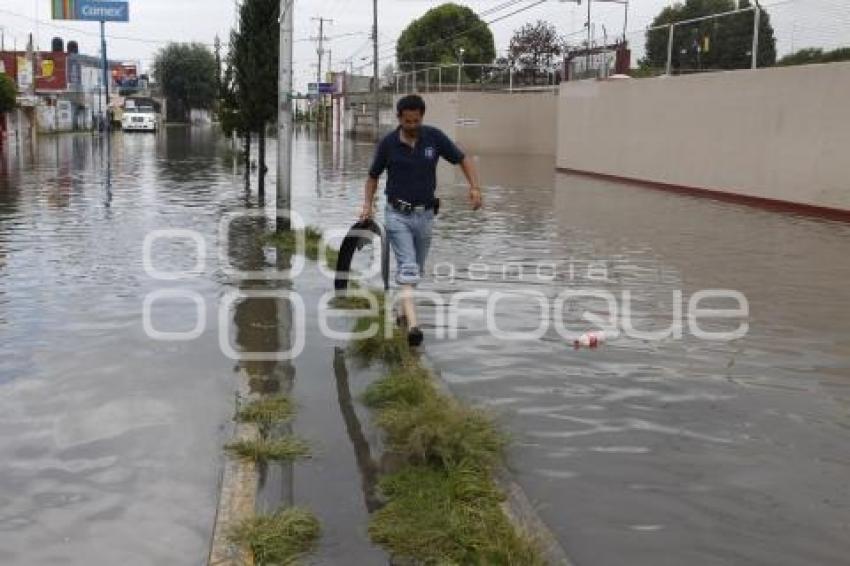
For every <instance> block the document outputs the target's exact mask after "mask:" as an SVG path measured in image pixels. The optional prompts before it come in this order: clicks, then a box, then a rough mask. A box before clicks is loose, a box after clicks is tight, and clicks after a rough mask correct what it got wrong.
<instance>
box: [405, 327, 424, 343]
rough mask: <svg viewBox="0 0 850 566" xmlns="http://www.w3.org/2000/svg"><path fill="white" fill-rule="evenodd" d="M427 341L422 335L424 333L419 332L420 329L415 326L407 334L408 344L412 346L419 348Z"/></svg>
mask: <svg viewBox="0 0 850 566" xmlns="http://www.w3.org/2000/svg"><path fill="white" fill-rule="evenodd" d="M424 339H425V336H423V335H422V331H421V330H419V328H418V327H416V326H414V327H413V328H411V329H410V330H409V331H408V332H407V343H408V344H409V345H410V346H414V347H415V346H419V345H420V344H422V340H424Z"/></svg>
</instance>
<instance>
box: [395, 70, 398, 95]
mask: <svg viewBox="0 0 850 566" xmlns="http://www.w3.org/2000/svg"><path fill="white" fill-rule="evenodd" d="M395 93H396V95H398V73H396V75H395Z"/></svg>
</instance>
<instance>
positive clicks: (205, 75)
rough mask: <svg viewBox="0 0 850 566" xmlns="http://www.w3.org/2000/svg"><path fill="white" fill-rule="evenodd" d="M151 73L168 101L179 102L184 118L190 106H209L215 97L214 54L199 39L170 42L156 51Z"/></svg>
mask: <svg viewBox="0 0 850 566" xmlns="http://www.w3.org/2000/svg"><path fill="white" fill-rule="evenodd" d="M153 68H154V77H156V80H157V82H158V83H159V84H160V85H161V88H162V91H163V94H164V95H165V96H166V98H167V99H168V101H169V105H171V104H174V103H176V104H177V105H178V106H179V111H178V115H181V116H182V118H183V119H184V120H185V119H187V118H188V114H189V110H191V109H192V108H202V109H210V108H212V107H213V104H214V103H215V101H216V98H217V96H218V91H217V88H216V83H217V79H216V75H217V73H218V69H217V67H216V61H215V55H213V53H212V51H210V50H209V49H208V48H207V47H206V46H204V45H203V44H200V43H169V44H168V45H166V46H165V47H163V48H162V49H160V50H159V51H157V53H156V56H155V58H154V63H153Z"/></svg>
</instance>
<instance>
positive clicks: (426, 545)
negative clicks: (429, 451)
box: [369, 464, 544, 566]
mask: <svg viewBox="0 0 850 566" xmlns="http://www.w3.org/2000/svg"><path fill="white" fill-rule="evenodd" d="M380 488H381V490H382V491H383V493H384V495H385V496H387V497H388V498H389V503H388V504H387V505H386V506H384V507H383V508H382V509H380V510H379V511H377V512H375V514H374V515H373V517H372V521H371V523H370V525H369V534H370V536H371V538H372V540H373V541H375V542H377V543H379V544H382V545H385V546H386V547H387V548H389V549H391V551H392V552H393V553H394V554H396V555H399V556H405V557H411V558H415V559H417V560H418V561H421V562H424V563H426V564H481V565H485V564H486V565H491V564H493V565H495V564H503V565H518V566H537V565H542V564H544V560H543V559H542V557H541V556H540V553H539V551H538V550H537V545H536V544H535V541H534V540H533V539H532V538H531V537H530V536H528V535H527V534H525V533H521V532H518V531H517V530H515V529H514V527H513V525H511V523H510V522H509V521H508V519H507V517H506V516H505V514H504V512H503V511H502V509H501V503H502V501H503V500H504V496H503V495H502V493H501V492H500V491H499V490H498V489H497V488H495V487H494V486H493V484H492V482H491V480H490V478H489V476H488V474H487V472H486V471H483V470H481V469H480V468H477V467H475V466H470V465H466V464H464V465H460V466H450V467H447V468H433V467H428V466H411V467H408V468H406V469H404V470H402V471H400V472H399V473H396V474H393V475H390V476H386V477H385V478H383V479H382V480H381V483H380Z"/></svg>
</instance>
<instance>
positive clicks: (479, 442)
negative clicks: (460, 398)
mask: <svg viewBox="0 0 850 566" xmlns="http://www.w3.org/2000/svg"><path fill="white" fill-rule="evenodd" d="M377 423H378V424H379V425H380V426H381V427H382V428H383V429H384V431H385V432H386V438H387V444H388V446H389V447H390V449H391V450H393V451H394V452H397V453H400V454H403V455H404V456H406V457H407V458H408V460H409V461H411V462H413V463H420V464H433V465H440V466H443V467H447V466H453V465H458V464H460V463H461V462H472V463H474V464H475V465H477V466H480V467H482V468H483V467H490V466H492V465H493V464H495V463H496V462H498V460H499V457H500V456H501V453H502V448H503V446H504V439H503V438H502V436H501V435H500V434H499V433H498V432H497V430H496V428H495V426H494V425H493V423H492V421H491V419H490V417H489V416H488V415H487V414H485V413H484V412H483V411H480V410H476V409H471V408H468V407H463V406H461V405H459V404H458V403H457V402H456V401H454V400H452V399H449V398H448V397H446V396H444V395H437V394H434V395H429V396H427V397H426V398H425V400H424V401H423V402H422V403H419V404H416V405H412V406H411V405H407V404H397V405H391V406H389V407H387V408H385V409H383V410H381V411H380V412H379V414H378V418H377Z"/></svg>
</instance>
